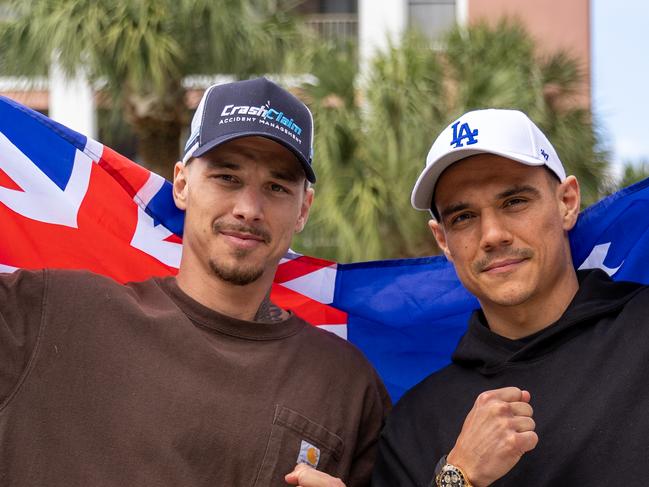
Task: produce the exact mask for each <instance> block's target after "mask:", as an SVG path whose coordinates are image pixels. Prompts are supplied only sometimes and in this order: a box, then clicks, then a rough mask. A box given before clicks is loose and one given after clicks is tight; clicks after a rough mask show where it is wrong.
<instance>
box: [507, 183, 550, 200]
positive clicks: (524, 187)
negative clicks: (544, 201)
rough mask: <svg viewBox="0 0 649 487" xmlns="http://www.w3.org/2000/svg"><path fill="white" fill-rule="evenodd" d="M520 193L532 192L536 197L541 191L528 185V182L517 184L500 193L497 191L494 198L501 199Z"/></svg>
mask: <svg viewBox="0 0 649 487" xmlns="http://www.w3.org/2000/svg"><path fill="white" fill-rule="evenodd" d="M521 193H532V194H533V195H534V196H536V197H539V196H541V192H540V191H539V190H538V189H536V188H535V187H534V186H530V185H529V184H517V185H515V186H512V187H511V188H509V189H506V190H505V191H503V192H501V193H498V194H497V195H496V199H499V200H502V199H505V198H509V197H510V196H514V195H517V194H521Z"/></svg>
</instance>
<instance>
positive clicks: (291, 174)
mask: <svg viewBox="0 0 649 487" xmlns="http://www.w3.org/2000/svg"><path fill="white" fill-rule="evenodd" d="M270 175H271V176H272V177H274V178H277V179H281V180H283V181H287V182H289V183H297V182H299V181H300V174H299V173H298V172H297V171H293V170H290V169H286V170H281V169H273V170H271V171H270Z"/></svg>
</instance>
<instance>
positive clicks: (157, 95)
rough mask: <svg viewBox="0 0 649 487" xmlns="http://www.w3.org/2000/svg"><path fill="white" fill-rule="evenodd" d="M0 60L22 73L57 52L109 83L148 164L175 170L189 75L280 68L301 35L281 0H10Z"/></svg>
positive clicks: (1, 27) (0, 30) (66, 64)
mask: <svg viewBox="0 0 649 487" xmlns="http://www.w3.org/2000/svg"><path fill="white" fill-rule="evenodd" d="M5 4H6V5H7V6H8V8H9V9H10V11H11V12H12V15H11V17H10V18H9V19H8V20H6V21H5V22H4V23H3V24H0V46H1V47H0V50H1V51H2V53H1V54H0V59H2V60H3V62H4V63H5V67H6V68H7V69H9V68H10V67H11V69H13V70H19V71H20V72H23V73H29V72H30V71H33V69H34V67H37V66H43V65H47V64H48V63H49V62H50V60H51V59H52V56H53V55H57V56H58V60H59V62H60V64H61V65H62V67H63V68H64V69H65V70H66V71H67V72H68V73H69V74H74V73H75V72H76V70H77V69H78V68H79V66H84V67H85V68H86V70H87V74H88V75H89V77H90V79H91V80H103V81H105V86H106V92H107V95H108V96H109V97H111V98H112V103H113V105H114V106H120V107H121V109H122V111H123V115H124V117H125V119H126V120H127V122H128V123H129V124H130V125H131V126H132V128H133V130H134V132H135V133H136V134H137V136H138V139H139V148H138V149H139V150H138V152H139V154H140V156H141V158H142V160H143V162H144V163H145V165H147V166H148V167H150V168H152V169H153V170H155V171H157V172H158V173H160V174H163V175H167V176H168V175H170V168H171V166H172V163H173V161H175V160H177V158H178V155H179V149H180V141H179V137H180V133H181V130H182V128H183V127H184V126H185V125H186V124H187V122H188V116H187V112H186V109H185V88H184V86H183V84H182V80H183V78H184V77H185V76H186V75H188V74H192V73H225V74H232V75H234V76H236V77H248V76H250V75H252V74H255V73H263V72H272V73H277V72H281V70H282V68H283V65H284V61H285V59H287V58H290V56H287V52H288V51H289V50H291V49H293V47H294V44H295V43H296V42H297V39H298V29H297V28H296V24H295V23H294V22H293V20H292V19H291V18H290V17H288V16H287V15H286V14H284V13H283V12H284V11H285V10H284V8H283V3H282V1H277V0H147V1H130V0H102V1H100V2H97V1H95V0H30V1H28V2H25V1H23V0H6V1H5Z"/></svg>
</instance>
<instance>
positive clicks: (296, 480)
mask: <svg viewBox="0 0 649 487" xmlns="http://www.w3.org/2000/svg"><path fill="white" fill-rule="evenodd" d="M284 479H285V480H286V483H287V484H289V485H297V486H298V487H345V484H344V483H343V481H342V480H340V479H338V478H336V477H332V476H331V475H327V474H326V473H324V472H320V471H319V470H316V469H315V468H312V467H309V466H308V465H305V464H303V463H300V464H298V465H296V466H295V469H293V471H292V472H291V473H289V474H287V475H286V477H284Z"/></svg>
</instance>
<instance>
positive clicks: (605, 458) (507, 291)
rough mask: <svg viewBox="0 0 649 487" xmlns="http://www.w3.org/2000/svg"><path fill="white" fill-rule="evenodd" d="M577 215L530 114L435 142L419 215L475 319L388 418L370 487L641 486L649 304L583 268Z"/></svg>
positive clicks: (507, 113) (573, 196)
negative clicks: (473, 302)
mask: <svg viewBox="0 0 649 487" xmlns="http://www.w3.org/2000/svg"><path fill="white" fill-rule="evenodd" d="M579 203H580V199H579V185H578V183H577V180H576V179H575V177H574V176H566V174H565V171H564V168H563V165H562V164H561V161H560V160H559V157H558V156H557V153H556V152H555V150H554V148H553V147H552V145H551V144H550V142H549V141H548V140H547V138H546V137H545V136H544V135H543V133H542V132H541V131H540V130H539V129H538V127H537V126H536V125H534V123H532V121H531V120H530V119H529V118H528V117H527V116H526V115H525V114H523V113H521V112H519V111H515V110H494V109H490V110H477V111H473V112H469V113H466V114H465V115H463V116H462V117H460V118H459V119H458V120H456V121H455V122H454V123H452V124H451V125H449V126H448V127H447V128H446V129H445V130H444V131H443V132H442V133H441V135H440V136H439V137H438V138H437V139H436V140H435V142H434V144H433V146H432V148H431V150H430V153H429V154H428V158H427V162H426V167H425V169H424V171H423V172H422V174H421V175H420V177H419V179H418V181H417V183H416V185H415V188H414V190H413V193H412V204H413V206H414V207H415V208H416V209H419V210H430V211H431V213H432V216H433V218H432V220H431V221H430V227H431V230H432V232H433V234H434V236H435V239H436V240H437V242H438V244H439V246H440V248H441V249H442V251H443V252H444V255H445V256H446V257H447V258H448V259H449V260H450V261H451V262H452V263H453V265H454V266H455V269H456V272H457V274H458V276H459V278H460V280H461V282H462V284H463V285H464V286H465V287H466V288H467V289H468V290H469V291H470V292H471V293H472V294H474V295H475V296H476V297H477V298H478V301H479V303H480V309H479V310H477V311H475V312H474V313H473V315H472V317H471V319H470V322H469V326H468V330H467V332H466V334H465V335H464V336H463V337H462V339H461V340H460V343H459V344H458V346H457V349H456V350H455V352H454V354H453V357H452V363H451V364H450V365H449V366H447V367H446V368H444V369H442V370H441V371H439V372H436V373H434V374H432V375H431V376H429V377H428V378H427V379H425V380H424V381H423V382H421V383H420V384H419V385H417V386H416V387H415V388H413V389H412V390H411V391H409V392H408V393H407V394H406V395H405V396H404V397H403V399H402V400H401V401H400V402H399V404H398V405H397V406H396V408H395V410H394V411H393V413H392V415H391V416H390V418H389V419H388V423H387V425H386V428H385V429H384V432H383V435H382V439H381V442H380V447H379V458H378V461H377V465H376V466H375V471H374V477H373V481H374V483H373V485H376V486H377V487H387V486H402V487H405V486H429V485H437V486H455V487H460V486H471V485H472V486H475V487H483V486H486V485H498V486H521V485H525V486H542V485H543V486H546V485H645V484H646V478H647V475H649V463H648V462H647V458H648V457H647V455H648V454H649V415H647V413H646V411H647V409H648V408H649V388H647V387H645V383H646V374H647V370H648V367H649V353H647V352H648V351H647V350H646V348H647V345H646V344H649V326H647V320H646V302H647V299H649V294H648V291H647V288H645V287H643V286H641V285H638V284H634V283H625V282H613V281H611V280H610V279H609V278H608V276H607V275H606V274H605V273H604V272H602V271H600V270H589V271H575V269H574V266H573V263H572V258H571V252H570V244H569V240H568V232H569V230H570V229H571V228H572V227H573V226H574V225H575V223H576V221H577V216H578V213H579ZM635 347H638V348H635ZM636 350H637V351H636Z"/></svg>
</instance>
